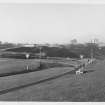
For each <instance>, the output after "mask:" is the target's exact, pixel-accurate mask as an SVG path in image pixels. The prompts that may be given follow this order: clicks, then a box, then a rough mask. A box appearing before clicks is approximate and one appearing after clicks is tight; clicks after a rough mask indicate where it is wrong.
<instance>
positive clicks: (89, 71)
mask: <svg viewBox="0 0 105 105" xmlns="http://www.w3.org/2000/svg"><path fill="white" fill-rule="evenodd" d="M94 71H95V70H88V71H84V74H85V73H91V72H94Z"/></svg>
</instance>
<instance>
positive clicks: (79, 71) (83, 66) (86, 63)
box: [76, 59, 94, 74]
mask: <svg viewBox="0 0 105 105" xmlns="http://www.w3.org/2000/svg"><path fill="white" fill-rule="evenodd" d="M93 62H94V59H88V60H87V62H85V63H83V64H80V65H79V66H78V67H77V68H76V74H82V73H84V68H85V67H86V66H87V65H88V64H92V63H93Z"/></svg>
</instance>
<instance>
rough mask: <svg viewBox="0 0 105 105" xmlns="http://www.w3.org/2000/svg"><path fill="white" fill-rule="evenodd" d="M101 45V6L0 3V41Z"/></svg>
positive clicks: (104, 7)
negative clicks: (93, 43)
mask: <svg viewBox="0 0 105 105" xmlns="http://www.w3.org/2000/svg"><path fill="white" fill-rule="evenodd" d="M94 38H97V39H99V40H100V41H102V42H105V4H82V3H61V4H60V3H0V41H3V42H13V43H51V44H52V43H60V44H61V43H69V42H70V40H72V39H77V40H78V42H80V43H84V42H88V41H90V40H93V39H94Z"/></svg>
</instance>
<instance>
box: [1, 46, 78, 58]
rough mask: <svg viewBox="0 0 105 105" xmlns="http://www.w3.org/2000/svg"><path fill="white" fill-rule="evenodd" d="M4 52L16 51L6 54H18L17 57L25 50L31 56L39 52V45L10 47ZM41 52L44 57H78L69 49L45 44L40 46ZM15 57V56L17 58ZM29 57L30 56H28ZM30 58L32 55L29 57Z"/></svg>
mask: <svg viewBox="0 0 105 105" xmlns="http://www.w3.org/2000/svg"><path fill="white" fill-rule="evenodd" d="M6 52H16V53H17V54H11V53H10V54H7V55H8V56H11V57H12V55H13V56H15V57H16V55H18V57H19V58H20V57H21V58H22V56H23V55H22V54H21V53H22V52H23V53H24V52H27V53H30V54H31V55H32V56H34V55H35V54H38V53H40V49H39V47H19V48H11V49H7V50H6ZM42 52H44V53H45V54H46V57H47V56H48V57H70V58H79V55H78V54H75V53H73V52H71V51H69V50H68V49H66V48H59V47H47V46H42ZM4 55H5V56H6V54H2V56H4ZM19 55H21V56H19ZM18 57H16V58H18ZM30 57H31V56H30ZM31 58H32V57H31Z"/></svg>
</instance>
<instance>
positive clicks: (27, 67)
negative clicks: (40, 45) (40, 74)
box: [25, 53, 30, 70]
mask: <svg viewBox="0 0 105 105" xmlns="http://www.w3.org/2000/svg"><path fill="white" fill-rule="evenodd" d="M25 56H26V59H27V60H28V59H29V56H30V54H28V53H27V54H26V55H25ZM26 70H29V66H28V63H27V66H26Z"/></svg>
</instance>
